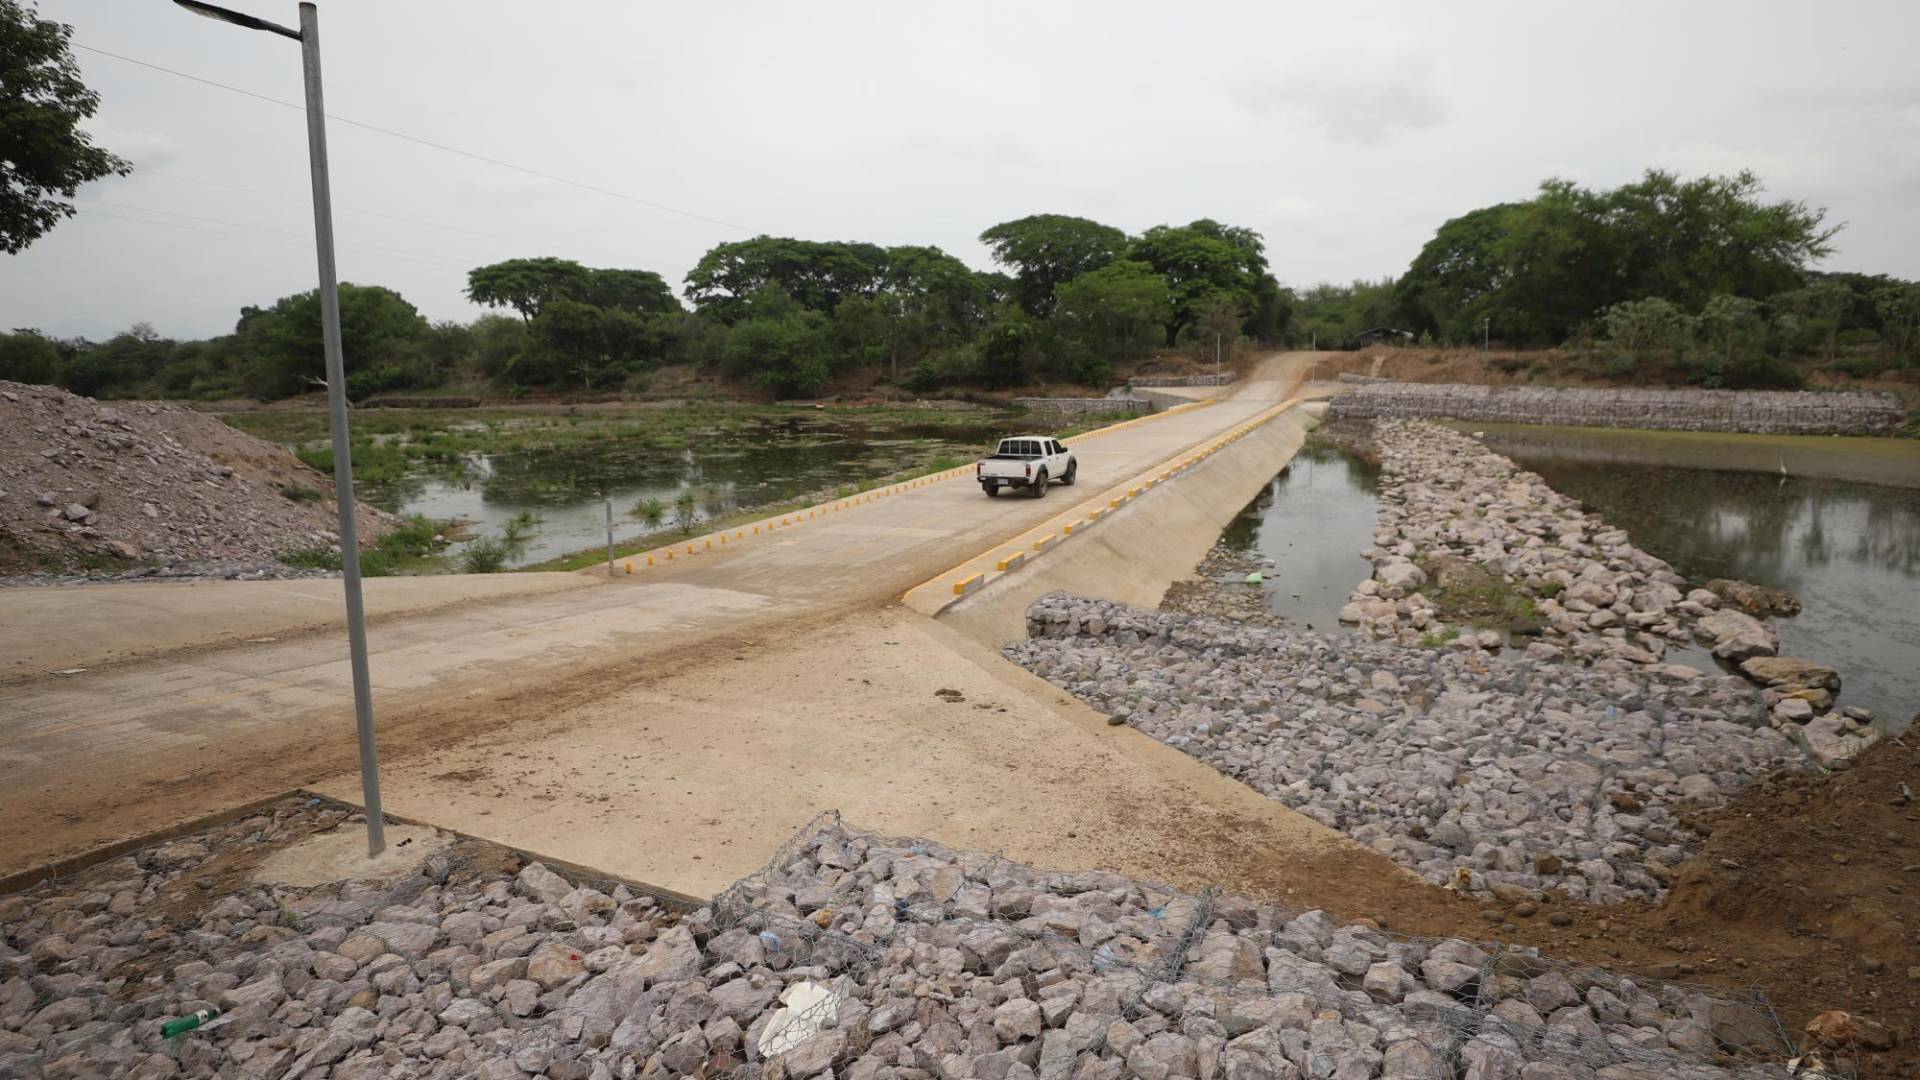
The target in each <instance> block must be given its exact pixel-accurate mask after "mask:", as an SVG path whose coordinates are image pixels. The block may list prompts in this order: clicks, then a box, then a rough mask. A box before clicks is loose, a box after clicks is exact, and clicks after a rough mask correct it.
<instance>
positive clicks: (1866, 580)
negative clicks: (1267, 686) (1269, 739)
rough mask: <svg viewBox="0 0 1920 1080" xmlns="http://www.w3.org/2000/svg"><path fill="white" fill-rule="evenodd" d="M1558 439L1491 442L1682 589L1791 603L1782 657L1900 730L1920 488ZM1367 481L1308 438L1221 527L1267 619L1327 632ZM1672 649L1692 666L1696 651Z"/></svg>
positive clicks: (1919, 570) (1372, 503)
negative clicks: (1818, 669)
mask: <svg viewBox="0 0 1920 1080" xmlns="http://www.w3.org/2000/svg"><path fill="white" fill-rule="evenodd" d="M1615 434H1616V435H1618V434H1619V433H1615ZM1555 436H1556V429H1552V428H1528V429H1524V431H1522V432H1502V431H1497V430H1488V431H1487V436H1486V439H1487V443H1488V445H1489V446H1491V447H1492V448H1493V449H1496V450H1499V451H1500V452H1501V453H1504V454H1507V455H1508V456H1510V457H1512V458H1513V459H1514V460H1515V461H1517V462H1519V463H1520V464H1521V465H1522V466H1524V467H1526V468H1528V469H1531V470H1533V471H1535V472H1537V473H1539V474H1540V475H1541V476H1542V477H1543V478H1545V479H1546V481H1547V482H1548V483H1549V484H1551V485H1552V486H1553V487H1554V488H1555V489H1556V490H1558V491H1560V492H1563V493H1565V494H1567V495H1570V496H1572V497H1573V498H1576V499H1579V500H1580V501H1581V502H1582V503H1583V504H1585V506H1586V508H1587V509H1588V510H1591V511H1594V512H1596V513H1598V514H1600V515H1601V516H1602V517H1603V518H1605V519H1606V520H1607V521H1608V522H1610V523H1612V524H1615V525H1618V526H1620V527H1621V528H1624V529H1626V530H1627V532H1628V534H1629V535H1630V536H1631V537H1632V538H1633V542H1634V543H1635V544H1638V545H1639V546H1640V547H1642V548H1644V549H1646V550H1647V551H1650V552H1652V553H1653V554H1655V555H1658V556H1659V557H1660V558H1662V559H1665V560H1667V561H1668V562H1669V563H1672V564H1673V566H1674V568H1675V569H1676V570H1678V571H1679V572H1680V573H1681V574H1683V575H1685V576H1686V577H1687V578H1688V579H1689V580H1690V581H1692V582H1694V583H1696V584H1698V583H1701V582H1705V581H1706V580H1708V579H1709V578H1715V577H1732V578H1739V579H1742V580H1745V581H1752V582H1756V583H1758V584H1761V585H1768V586H1771V587H1774V588H1779V589H1786V590H1788V591H1789V592H1792V593H1793V594H1794V595H1796V596H1798V597H1799V598H1800V600H1801V602H1802V604H1803V605H1804V610H1803V611H1802V612H1801V614H1799V615H1798V616H1795V617H1793V618H1776V619H1774V620H1772V621H1773V625H1774V626H1775V628H1776V629H1777V630H1778V631H1779V633H1780V640H1781V652H1782V653H1784V654H1787V655H1791V656H1799V657H1804V658H1806V659H1809V660H1814V661H1817V662H1821V663H1826V664H1831V665H1832V666H1833V667H1835V668H1836V669H1838V670H1839V672H1840V675H1841V679H1842V687H1841V693H1840V701H1841V703H1842V704H1846V705H1858V706H1863V707H1865V708H1868V709H1872V710H1873V712H1874V714H1875V715H1876V716H1877V717H1878V718H1879V720H1880V722H1881V723H1882V724H1884V725H1885V726H1887V727H1889V728H1890V729H1892V730H1896V731H1898V730H1902V729H1904V728H1905V727H1906V726H1907V725H1908V723H1909V722H1910V721H1911V720H1912V719H1913V717H1914V714H1915V711H1916V710H1920V490H1915V489H1913V488H1903V487H1890V486H1884V485H1880V484H1863V483H1852V482H1848V481H1844V480H1831V479H1805V478H1799V477H1794V476H1781V475H1779V474H1778V473H1775V474H1773V475H1768V474H1766V473H1760V472H1743V471H1730V470H1725V469H1715V468H1697V467H1691V465H1689V464H1678V463H1674V464H1647V463H1645V460H1646V458H1647V456H1648V455H1657V454H1659V453H1660V452H1661V448H1662V447H1663V446H1665V445H1667V444H1665V443H1662V442H1661V441H1660V440H1657V439H1649V440H1647V442H1646V444H1645V445H1644V446H1642V447H1640V448H1638V451H1637V453H1636V456H1637V457H1638V458H1639V459H1640V460H1639V461H1638V462H1628V461H1622V460H1618V459H1617V458H1616V459H1614V460H1608V461H1598V460H1594V455H1593V453H1592V451H1591V447H1587V446H1584V445H1582V444H1580V443H1579V442H1578V439H1577V436H1569V437H1568V438H1567V441H1566V442H1565V443H1564V444H1556V438H1555ZM1810 441H1816V442H1817V441H1818V440H1810ZM1687 458H1688V459H1689V460H1690V461H1691V462H1694V463H1699V462H1700V461H1701V458H1700V456H1699V455H1698V454H1697V453H1691V452H1690V453H1688V454H1687ZM1377 483H1378V472H1377V470H1376V469H1375V468H1374V467H1372V466H1370V465H1368V464H1366V463H1365V462H1363V461H1361V460H1360V459H1358V458H1357V457H1355V456H1353V455H1351V454H1349V453H1347V452H1345V451H1343V450H1336V449H1331V448H1328V447H1323V446H1312V445H1310V446H1308V447H1306V448H1305V449H1304V450H1303V451H1302V452H1301V454H1300V456H1299V457H1298V458H1296V459H1295V460H1294V461H1293V463H1292V464H1290V465H1289V466H1288V467H1287V468H1286V469H1284V470H1282V471H1281V473H1280V474H1279V475H1278V476H1276V477H1275V478H1274V479H1273V482H1272V483H1270V484H1269V485H1268V486H1267V488H1266V489H1265V490H1264V491H1262V492H1261V494H1260V495H1259V497H1257V498H1256V499H1254V501H1253V502H1252V503H1250V504H1249V505H1248V506H1247V508H1246V509H1245V510H1244V511H1242V512H1241V514H1240V516H1239V517H1237V518H1236V519H1235V520H1234V521H1233V523H1232V524H1231V525H1229V526H1228V528H1227V530H1226V533H1225V535H1224V537H1223V539H1225V540H1226V541H1227V542H1228V543H1229V544H1230V545H1232V546H1233V547H1235V548H1237V549H1239V550H1242V551H1247V552H1250V553H1253V554H1255V555H1258V556H1262V557H1265V558H1270V559H1273V560H1274V563H1273V565H1272V566H1271V567H1269V568H1267V570H1266V571H1265V573H1266V582H1265V584H1264V585H1263V586H1262V588H1263V590H1264V592H1265V594H1266V601H1267V608H1268V610H1269V611H1271V612H1273V613H1274V614H1276V615H1281V616H1283V617H1286V618H1288V619H1290V620H1293V621H1295V622H1297V623H1301V624H1311V625H1313V626H1314V627H1315V628H1316V629H1322V630H1333V629H1335V628H1336V626H1337V624H1336V622H1335V615H1336V613H1337V612H1338V611H1339V609H1340V607H1341V605H1342V604H1344V603H1345V602H1346V597H1347V594H1348V593H1349V591H1350V590H1351V589H1352V588H1353V586H1354V585H1356V584H1358V583H1359V581H1360V580H1361V579H1362V577H1363V576H1364V575H1365V573H1366V564H1365V563H1364V562H1363V561H1361V560H1360V559H1359V558H1358V554H1359V552H1360V551H1361V550H1362V549H1364V548H1366V547H1367V546H1368V545H1369V544H1370V543H1371V540H1372V533H1373V522H1374V517H1375V515H1376V513H1377V512H1378V501H1377V498H1376V496H1375V494H1374V492H1375V488H1376V486H1377ZM1670 655H1671V656H1672V658H1673V659H1674V660H1676V661H1680V662H1692V663H1699V662H1701V660H1702V658H1703V657H1704V652H1703V651H1702V650H1691V649H1689V650H1679V651H1676V652H1675V653H1673V654H1670ZM1707 662H1710V661H1707Z"/></svg>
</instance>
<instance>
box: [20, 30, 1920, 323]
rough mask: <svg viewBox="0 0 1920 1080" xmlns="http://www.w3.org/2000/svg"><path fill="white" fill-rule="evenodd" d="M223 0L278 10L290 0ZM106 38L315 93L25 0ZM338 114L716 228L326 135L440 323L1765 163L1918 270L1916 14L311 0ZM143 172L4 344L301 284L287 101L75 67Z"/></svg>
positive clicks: (392, 143)
mask: <svg viewBox="0 0 1920 1080" xmlns="http://www.w3.org/2000/svg"><path fill="white" fill-rule="evenodd" d="M231 3H232V4H233V6H236V7H239V8H241V9H243V10H246V11H248V12H250V13H252V14H257V15H260V16H262V17H267V18H274V19H277V20H279V21H282V22H288V23H293V22H297V18H298V17H297V14H296V9H295V5H294V4H293V3H291V2H287V0H272V2H264V0H231ZM40 10H41V14H42V15H43V16H46V17H49V18H54V19H59V20H61V21H64V22H69V23H72V24H73V25H74V27H75V33H74V40H75V42H76V43H77V44H84V45H89V46H93V47H95V48H98V49H104V50H108V51H111V52H115V53H120V54H123V55H125V56H129V57H133V58H135V59H138V60H142V61H146V62H148V63H152V64H158V65H162V66H165V67H169V68H174V69H177V70H179V71H184V72H188V73H191V74H193V75H196V76H199V77H202V78H206V79H211V80H215V81H218V82H222V83H227V84H231V85H233V86H238V87H243V88H245V89H248V90H251V91H255V92H257V93H260V94H264V95H267V96H270V97H275V98H281V99H284V100H287V101H298V100H299V99H300V95H301V82H300V56H299V46H298V45H297V44H296V43H294V42H292V41H288V40H285V39H282V38H277V37H273V36H270V35H265V34H259V33H251V32H247V31H243V30H239V29H236V28H233V27H227V26H222V25H220V24H218V23H214V22H209V21H206V20H203V19H197V18H193V17H192V16H190V15H188V14H186V13H185V12H183V11H181V10H180V9H178V8H176V7H175V6H174V5H173V4H171V3H168V2H165V0H40ZM320 11H321V19H322V31H323V35H322V40H323V44H324V50H325V61H326V79H327V87H326V90H327V105H328V110H329V112H331V113H332V114H334V115H335V116H338V117H343V118H347V119H352V120H358V121H362V122H365V123H370V124H375V125H379V126H382V127H387V128H391V129H394V130H397V131H401V132H405V133H408V134H411V135H416V136H419V137H421V138H425V139H430V140H432V141H435V142H439V143H443V144H447V145H450V146H454V147H458V148H461V149H463V150H468V151H472V152H474V153H478V154H483V155H487V156H490V157H495V158H500V159H504V160H507V161H511V162H514V163H516V164H520V165H524V166H527V167H529V168H533V169H537V170H540V171H544V172H549V173H554V174H557V175H560V176H564V177H567V178H570V179H576V180H579V181H582V182H586V183H590V184H593V185H597V186H600V187H604V188H608V189H611V190H614V191H618V192H621V193H623V194H625V195H629V196H632V197H634V198H637V199H641V200H645V201H648V202H653V203H659V204H664V205H667V206H671V207H674V208H677V209H680V210H684V211H688V212H691V213H693V214H698V215H702V216H704V217H706V218H712V219H717V220H718V221H721V222H727V223H730V224H731V225H735V226H739V228H731V227H729V226H728V225H723V224H717V223H715V222H714V221H706V220H698V219H695V218H690V217H683V216H679V215H676V214H673V213H669V212H664V211H661V210H656V209H650V208H649V207H647V206H644V205H637V204H635V203H633V202H627V201H622V200H620V199H615V198H610V197H607V196H605V195H599V194H594V193H591V192H587V191H583V190H579V189H577V188H573V187H567V186H564V185H560V184H555V183H551V182H548V181H545V180H540V179H536V178H534V177H531V176H527V175H524V174H521V173H516V172H513V171H510V170H507V169H502V168H498V167H495V166H491V165H487V164H483V163H481V162H478V161H474V160H470V159H466V158H462V157H458V156H454V155H451V154H448V153H444V152H441V151H437V150H433V149H429V148H426V147H422V146H418V145H414V144H410V143H407V142H403V141H399V140H396V139H393V138H389V137H386V136H383V135H379V134H375V133H372V132H369V131H365V130H361V129H358V128H354V127H350V126H346V125H343V124H340V123H337V122H336V123H335V124H333V125H332V126H331V127H330V130H329V138H330V140H331V146H332V154H333V190H334V200H335V204H336V216H337V219H338V236H339V241H340V244H341V252H340V273H341V277H342V278H343V279H344V280H348V281H356V282H362V283H375V284H382V285H387V286H390V287H393V288H395V289H398V290H399V291H400V292H401V293H402V294H403V295H405V296H406V297H407V299H409V300H411V301H412V302H413V303H414V304H416V305H417V306H418V307H419V308H420V309H421V311H422V312H424V313H425V314H426V315H428V316H429V317H431V318H434V319H447V318H452V319H463V320H464V319H468V318H471V317H472V316H474V315H476V314H478V313H479V311H478V309H476V308H474V307H472V306H471V305H469V304H467V302H466V301H465V299H464V298H463V297H462V296H461V290H462V287H463V285H464V283H465V272H466V270H467V269H468V268H470V267H473V266H475V265H479V264H481V263H485V262H491V261H495V260H498V259H503V258H510V257H514V256H529V255H557V256H562V257H565V258H571V259H577V260H579V261H581V262H584V263H587V264H590V265H596V266H620V267H640V268H645V269H651V270H656V271H659V272H660V273H662V274H664V275H665V276H666V277H667V279H668V280H669V281H670V282H672V283H673V284H674V285H675V287H676V288H678V287H679V284H680V279H681V278H682V277H683V276H684V275H685V273H686V272H687V270H688V269H689V268H691V267H692V266H693V264H694V263H695V262H696V261H697V260H698V259H699V257H700V255H701V253H702V252H704V251H705V250H706V249H707V248H709V247H711V246H712V245H714V244H716V243H719V242H722V241H726V240H735V239H741V238H744V237H747V236H750V235H753V234H756V233H762V232H765V233H771V234H774V235H786V236H797V237H803V238H808V239H818V240H833V239H848V240H852V239H859V240H869V241H874V242H877V243H882V244H907V243H912V244H936V245H938V246H940V247H942V248H945V249H946V250H948V251H950V252H952V253H954V254H956V255H958V256H960V257H961V258H963V259H965V260H967V261H968V262H969V263H971V264H973V265H975V266H977V267H981V268H985V267H987V266H988V261H987V258H986V254H985V252H984V250H983V249H982V248H981V246H980V245H979V243H978V241H977V240H976V239H975V238H976V237H977V236H978V235H979V233H980V230H981V229H983V228H985V227H987V226H989V225H992V224H994V223H996V222H999V221H1004V220H1007V219H1009V218H1014V217H1019V216H1022V215H1025V214H1030V213H1039V212H1055V213H1066V214H1079V215H1083V216H1087V217H1092V218H1096V219H1098V220H1101V221H1104V222H1108V223H1110V224H1113V225H1117V226H1120V227H1122V228H1124V229H1127V230H1128V231H1130V232H1137V231H1139V230H1140V229H1143V228H1146V227H1148V226H1151V225H1155V224H1159V223H1162V222H1176V223H1178V222H1186V221H1189V220H1192V219H1194V218H1196V217H1203V216H1206V217H1213V218H1217V219H1219V220H1221V221H1225V222H1228V223H1231V224H1235V225H1247V226H1251V227H1253V228H1255V229H1258V230H1259V231H1260V232H1262V233H1263V234H1265V236H1266V239H1267V251H1268V256H1269V258H1270V259H1271V261H1272V264H1273V269H1274V273H1275V274H1276V276H1278V277H1279V278H1280V280H1281V281H1282V282H1285V283H1288V284H1294V285H1305V284H1311V283H1314V282H1318V281H1340V280H1348V279H1352V278H1355V277H1381V276H1385V275H1391V274H1398V273H1400V272H1401V271H1402V270H1404V269H1405V268H1406V265H1407V263H1408V261H1409V260H1410V259H1411V258H1412V257H1413V256H1414V254H1415V253H1416V252H1418V251H1419V249H1420V246H1421V244H1423V243H1424V242H1425V241H1426V240H1427V239H1428V238H1429V237H1430V236H1431V235H1432V233H1433V231H1434V229H1435V228H1436V227H1437V226H1438V225H1439V224H1440V223H1441V222H1442V221H1444V220H1445V219H1447V218H1448V217H1451V216H1454V215H1456V214H1460V213H1462V212H1465V211H1467V210H1470V209H1473V208H1475V207H1478V206H1484V205H1487V204H1489V203H1493V202H1498V201H1501V200H1507V199H1517V198H1524V197H1526V196H1527V195H1528V194H1529V193H1530V192H1531V191H1532V190H1533V188H1534V187H1535V186H1536V185H1537V184H1538V182H1539V181H1540V180H1541V179H1543V178H1545V177H1548V176H1565V177H1570V178H1573V179H1575V180H1578V181H1580V182H1583V183H1587V184H1596V185H1614V184H1618V183H1621V182H1623V181H1627V180H1630V179H1632V178H1634V177H1635V176H1636V175H1638V174H1639V173H1640V172H1641V171H1642V170H1643V169H1645V168H1647V167H1649V166H1660V167H1665V168H1671V169H1677V170H1680V171H1682V172H1684V173H1689V174H1692V173H1699V172H1705V171H1732V170H1737V169H1740V168H1742V167H1750V168H1752V169H1754V170H1755V171H1757V172H1758V173H1759V174H1760V175H1761V176H1762V177H1763V179H1764V180H1765V181H1766V183H1767V185H1768V188H1769V191H1770V193H1771V194H1773V195H1775V196H1778V197H1784V198H1793V199H1804V200H1806V201H1808V202H1809V203H1812V204H1814V205H1816V206H1825V207H1827V208H1828V209H1829V211H1830V214H1831V220H1833V221H1836V222H1845V223H1846V224H1847V228H1846V230H1845V231H1844V232H1842V233H1841V234H1840V237H1839V239H1838V242H1837V246H1838V253H1837V254H1836V255H1835V257H1834V258H1832V259H1831V260H1829V261H1828V263H1827V264H1826V266H1827V267H1828V268H1832V269H1846V270H1860V271H1867V272H1886V273H1893V274H1898V275H1900V276H1903V277H1908V278H1915V277H1920V64H1916V63H1915V61H1914V59H1913V43H1914V42H1915V41H1920V3H1914V2H1913V0H1888V2H1883V3H1866V2H1860V3H1828V4H1820V5H1814V4H1807V3H1785V2H1782V3H1767V2H1754V0H1740V2H1726V3H1720V2H1713V3H1708V2H1689V3H1670V2H1666V0H1662V2H1657V3H1621V2H1609V3H1588V4H1581V5H1575V4H1569V3H1549V4H1543V3H1538V2H1525V3H1521V2H1515V3H1458V2H1456V3H1447V4H1435V3H1430V2H1428V3H1417V4H1415V3H1408V4H1378V5H1368V4H1320V5H1302V4H1282V3H1273V2H1271V0H1268V2H1255V3H1246V4H1202V3H1193V2H1186V3H1165V2H1154V3H1140V2H1132V0H1128V2H1106V3H1085V4H1066V3H1049V2H1035V0H1025V2H1022V3H993V2H983V0H970V2H968V3H964V4H960V3H953V4H946V5H941V6H940V10H939V11H938V12H936V11H935V10H934V7H933V5H924V4H903V3H898V2H894V3H884V4H882V3H875V4H870V5H853V4H837V3H817V2H816V3H807V4H797V3H796V4H787V5H774V4H762V3H742V2H732V3H725V4H663V3H652V4H638V3H614V2H612V0H601V2H598V3H591V4H589V3H584V2H568V3H558V2H550V3H529V2H527V0H516V2H513V3H505V2H494V0H486V2H481V0H468V2H462V3H457V4H456V3H451V2H426V0H407V2H404V3H400V2H393V0H323V2H322V4H321V9H320ZM77 55H78V58H79V61H80V65H81V67H82V69H83V71H84V72H85V76H86V80H87V82H88V84H89V85H91V86H93V87H94V88H95V89H97V90H98V91H99V92H100V95H101V99H102V104H101V108H100V112H99V115H98V116H97V117H96V118H95V119H94V121H93V122H92V123H91V124H90V125H89V128H90V130H91V131H92V132H93V133H94V134H95V136H96V137H97V141H98V142H99V143H100V144H101V145H104V146H106V147H108V148H110V149H112V150H114V151H116V152H118V153H120V154H121V155H123V156H125V157H127V158H129V159H130V160H131V161H133V163H134V166H135V172H134V175H133V176H131V177H129V178H126V179H112V180H107V181H103V182H100V183H96V184H92V185H89V186H88V187H87V188H85V189H83V190H82V192H81V197H82V198H83V199H84V200H86V201H83V202H80V203H79V204H78V207H79V211H80V213H79V216H78V217H76V218H75V219H73V220H71V221H68V222H67V223H65V224H63V225H61V226H59V227H58V228H57V229H55V230H54V232H53V233H52V234H50V235H49V236H47V237H44V238H43V239H41V240H40V241H39V242H38V243H36V244H35V245H34V246H33V247H31V248H29V249H28V250H27V251H26V252H25V253H23V254H20V255H15V256H6V255H0V327H8V328H10V327H20V326H37V327H40V328H42V329H44V330H46V331H47V332H49V333H53V334H58V335H62V336H65V335H72V334H85V335H90V336H95V337H104V336H106V335H109V334H111V333H113V332H115V331H117V330H120V329H123V328H125V327H127V326H128V325H130V324H132V323H134V322H136V321H146V322H150V323H152V324H153V325H154V326H155V327H157V328H158V329H159V330H160V331H161V332H162V333H164V334H167V335H170V336H177V337H198V336H204V335H209V334H215V333H222V332H226V331H228V330H230V329H231V328H232V325H233V322H234V320H235V318H236V317H237V314H238V312H239V309H240V307H241V305H243V304H267V303H271V302H272V301H273V300H274V299H275V298H277V297H279V296H282V295H285V294H288V293H293V292H299V291H301V290H304V289H309V288H311V287H312V286H313V283H314V263H313V257H312V252H311V239H310V237H311V228H312V218H311V210H310V207H309V203H308V201H307V157H306V141H305V140H306V135H305V128H304V126H303V124H302V122H301V118H300V116H299V114H298V113H297V112H294V111H291V110H288V109H285V108H282V107H280V106H277V105H274V104H270V103H268V102H264V101H258V100H254V99H251V98H248V97H244V96H240V95H237V94H234V93H230V92H228V91H225V90H220V89H216V88H213V87H209V86H204V85H200V84H197V83H193V82H189V81H186V80H183V79H180V78H176V77H174V76H171V75H167V74H163V73H161V72H158V71H153V70H150V69H147V68H142V67H137V66H134V65H132V64H129V63H126V62H124V61H121V60H117V59H112V58H109V57H106V56H102V55H100V54H98V53H93V52H87V51H84V50H80V51H77Z"/></svg>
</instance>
